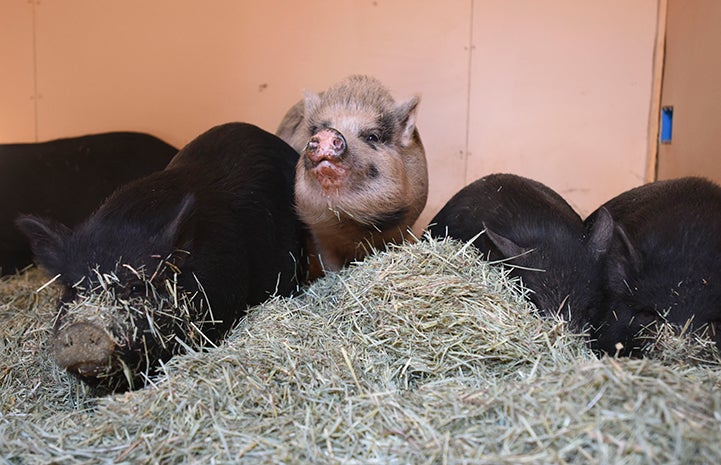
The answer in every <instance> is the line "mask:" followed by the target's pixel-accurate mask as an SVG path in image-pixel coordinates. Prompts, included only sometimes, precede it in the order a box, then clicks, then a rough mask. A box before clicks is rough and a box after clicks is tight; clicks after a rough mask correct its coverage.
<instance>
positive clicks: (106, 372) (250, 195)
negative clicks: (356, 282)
mask: <svg viewBox="0 0 721 465" xmlns="http://www.w3.org/2000/svg"><path fill="white" fill-rule="evenodd" d="M297 158H298V155H297V154H296V152H295V151H294V150H293V149H292V148H290V147H289V146H288V145H287V144H285V143H284V142H283V141H282V140H280V139H279V138H277V137H275V136H274V135H272V134H269V133H267V132H265V131H263V130H261V129H259V128H257V127H255V126H252V125H249V124H243V123H229V124H225V125H221V126H217V127H215V128H212V129H210V130H209V131H207V132H206V133H204V134H202V135H200V136H199V137H198V138H196V139H195V140H194V141H192V142H190V143H189V144H188V145H187V146H186V147H185V148H183V149H182V150H181V151H180V152H179V153H178V154H177V155H176V156H175V157H174V158H173V160H172V161H171V162H170V163H169V165H168V166H167V168H166V169H165V170H163V171H160V172H158V173H155V174H151V175H149V176H147V177H145V178H142V179H140V180H137V181H135V182H132V183H130V184H128V185H126V186H124V187H122V188H121V189H119V190H118V191H117V192H115V193H114V194H113V195H112V196H111V197H109V198H108V199H107V200H106V201H105V202H104V203H103V204H102V206H101V207H100V208H99V209H98V210H97V211H96V212H95V213H94V214H93V215H92V216H90V217H89V218H88V219H87V220H85V221H84V222H83V223H81V224H80V225H79V226H78V227H77V228H75V229H74V230H71V229H69V228H67V227H65V226H63V225H60V224H57V223H53V222H49V221H47V220H43V219H40V218H37V217H33V216H25V217H22V218H20V219H19V220H18V226H19V227H20V229H22V230H23V232H25V233H26V234H27V236H28V237H29V238H30V240H31V243H32V245H33V251H34V253H35V257H36V261H37V262H38V263H39V264H40V265H42V266H43V267H45V268H46V269H47V270H48V271H49V272H50V273H51V274H57V275H59V276H60V280H61V281H62V283H63V284H64V285H65V287H66V295H65V297H64V301H65V303H64V304H63V305H62V307H61V311H60V313H59V316H58V319H57V322H56V332H55V337H54V351H55V357H56V359H57V361H58V363H59V364H60V365H61V366H63V367H64V368H67V369H68V370H69V371H71V372H73V373H75V374H77V375H78V376H80V377H81V378H83V379H85V380H87V381H89V382H102V383H103V384H106V385H109V384H111V383H115V384H116V385H117V386H122V385H123V384H124V381H129V382H130V384H134V383H137V382H138V377H139V376H142V375H143V374H144V373H147V372H152V370H153V368H154V367H155V366H157V364H158V362H159V361H160V360H164V359H167V358H168V357H170V356H171V355H173V354H174V353H175V352H177V351H178V350H179V348H180V347H179V344H178V343H177V342H176V341H175V337H176V336H177V337H179V338H180V339H181V340H184V341H185V342H186V343H189V340H188V339H189V338H192V337H195V338H196V340H197V338H202V339H207V340H210V341H211V342H217V341H218V340H219V339H220V338H221V337H222V336H223V335H224V333H225V332H226V331H227V330H228V329H229V328H230V327H231V326H232V324H233V323H235V322H236V321H237V320H238V319H239V318H240V317H242V316H243V315H244V313H245V311H246V309H247V307H248V306H249V305H254V304H258V303H260V302H263V301H264V300H266V299H268V298H269V297H270V296H271V295H273V294H279V295H289V294H291V293H293V292H294V291H295V290H296V289H297V284H298V283H297V279H298V275H299V272H300V270H299V269H298V266H299V264H300V263H301V262H302V260H301V256H300V254H301V245H302V241H303V236H302V234H303V230H302V225H301V223H300V222H299V221H298V220H297V217H296V216H295V213H294V211H293V179H294V172H295V164H296V161H297ZM176 290H177V294H176V293H175V292H170V291H176ZM98 294H102V295H103V296H104V298H103V299H101V300H102V302H101V304H100V305H99V306H98V305H95V308H94V309H92V310H91V309H85V307H87V305H86V302H87V301H88V300H92V298H93V297H94V296H96V295H98ZM178 296H180V297H181V298H182V300H183V301H184V302H186V303H187V308H180V306H179V304H178V302H177V301H178V300H179V297H178ZM181 313H182V314H181ZM149 322H151V323H149ZM199 331H202V333H203V336H200V335H199V334H198V333H199ZM128 372H130V373H131V376H128ZM113 387H114V386H113Z"/></svg>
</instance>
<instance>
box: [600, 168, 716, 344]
mask: <svg viewBox="0 0 721 465" xmlns="http://www.w3.org/2000/svg"><path fill="white" fill-rule="evenodd" d="M608 213H610V214H611V216H612V217H613V220H614V222H615V223H616V228H615V234H614V239H613V243H612V246H611V248H610V250H609V253H608V256H607V264H606V272H605V278H604V280H605V294H606V298H605V303H604V305H603V312H602V313H601V314H599V315H598V317H597V319H596V320H597V321H596V322H595V323H594V327H595V328H596V330H595V337H596V339H597V342H596V347H597V348H598V349H600V350H601V351H603V352H606V353H609V354H611V355H613V354H619V355H631V356H636V355H640V354H642V352H643V347H644V339H643V337H642V335H641V334H639V331H641V330H642V329H643V328H647V327H649V326H653V325H655V324H656V323H659V322H668V323H671V324H673V325H676V326H684V325H685V324H686V323H687V322H688V321H689V320H690V326H689V327H688V328H687V329H688V330H690V331H695V330H699V331H703V330H706V331H707V332H708V334H709V335H710V336H711V338H712V339H713V340H714V341H715V342H716V345H717V346H719V345H720V344H721V334H720V333H719V331H720V330H721V328H719V324H721V187H719V186H717V185H716V184H714V183H712V182H711V181H708V180H705V179H702V178H682V179H675V180H669V181H658V182H654V183H650V184H646V185H643V186H640V187H637V188H635V189H631V190H629V191H627V192H624V193H622V194H620V195H619V196H617V197H615V198H613V199H611V200H609V201H608V202H606V203H605V204H604V205H602V206H601V207H600V208H599V209H598V210H597V211H596V212H594V213H593V214H591V215H590V216H589V217H588V218H587V219H586V224H587V225H589V227H593V225H594V224H595V223H596V222H597V221H598V219H599V217H600V216H602V215H606V214H608Z"/></svg>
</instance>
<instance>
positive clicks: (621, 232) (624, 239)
mask: <svg viewBox="0 0 721 465" xmlns="http://www.w3.org/2000/svg"><path fill="white" fill-rule="evenodd" d="M614 232H615V234H614V236H615V239H614V245H613V249H612V250H611V251H610V259H609V261H608V267H609V270H608V273H609V281H610V282H609V285H610V286H611V287H612V288H613V289H615V290H616V292H619V293H624V294H625V293H626V292H628V282H629V281H630V278H631V277H632V276H634V275H637V274H638V273H640V271H641V269H642V268H643V258H642V257H641V253H640V252H639V251H638V249H637V248H636V246H634V245H633V242H632V241H631V238H629V237H628V233H626V229H624V227H623V226H621V225H620V224H617V225H616V227H615V231H614Z"/></svg>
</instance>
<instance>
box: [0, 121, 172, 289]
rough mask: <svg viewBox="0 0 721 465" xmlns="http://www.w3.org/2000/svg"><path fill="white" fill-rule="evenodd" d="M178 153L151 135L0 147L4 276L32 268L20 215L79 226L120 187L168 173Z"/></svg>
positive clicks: (0, 241) (105, 135)
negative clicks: (137, 180)
mask: <svg viewBox="0 0 721 465" xmlns="http://www.w3.org/2000/svg"><path fill="white" fill-rule="evenodd" d="M176 153H178V149H176V148H175V147H173V146H171V145H169V144H167V143H165V142H163V141H162V140H160V139H158V138H156V137H153V136H151V135H149V134H143V133H137V132H108V133H102V134H92V135H87V136H81V137H71V138H66V139H56V140H52V141H49V142H40V143H25V144H0V199H2V201H0V276H2V275H6V274H12V273H15V272H16V271H18V270H21V269H23V268H25V267H27V266H29V265H31V264H32V251H31V250H30V244H29V243H28V241H27V239H26V238H25V236H23V234H22V233H21V232H20V231H19V230H18V229H17V228H16V227H15V223H14V222H15V219H16V218H17V216H18V215H19V214H20V213H33V214H36V215H43V216H49V217H53V218H55V219H57V220H58V221H61V222H63V223H64V224H67V225H70V226H75V225H76V224H78V223H79V222H80V221H82V220H83V219H84V218H85V217H86V216H87V215H89V214H90V213H92V212H93V210H95V209H96V208H98V206H100V204H101V203H102V201H103V200H105V198H106V197H107V196H108V195H110V194H111V193H112V192H113V191H114V190H115V189H117V188H118V187H120V186H122V185H123V184H126V183H128V182H130V181H132V180H134V179H137V178H140V177H143V176H146V175H148V174H150V173H152V172H155V171H159V170H162V169H163V168H165V166H166V165H167V164H168V162H169V161H170V159H171V158H173V156H174V155H175V154H176Z"/></svg>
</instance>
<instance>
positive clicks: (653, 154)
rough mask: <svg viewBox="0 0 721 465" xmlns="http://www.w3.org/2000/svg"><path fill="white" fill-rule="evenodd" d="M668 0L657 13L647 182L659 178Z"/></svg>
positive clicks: (659, 2)
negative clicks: (659, 141) (659, 139)
mask: <svg viewBox="0 0 721 465" xmlns="http://www.w3.org/2000/svg"><path fill="white" fill-rule="evenodd" d="M667 16H668V0H658V9H657V14H656V41H655V43H654V47H653V70H652V75H651V79H652V84H651V105H650V106H649V115H648V131H647V132H648V135H647V137H648V146H647V153H646V173H645V176H644V178H645V179H644V181H645V182H651V181H655V180H657V179H658V156H659V153H658V152H659V143H658V138H659V123H660V117H661V96H662V93H663V72H664V64H665V59H666V24H667V19H668V18H667Z"/></svg>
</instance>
